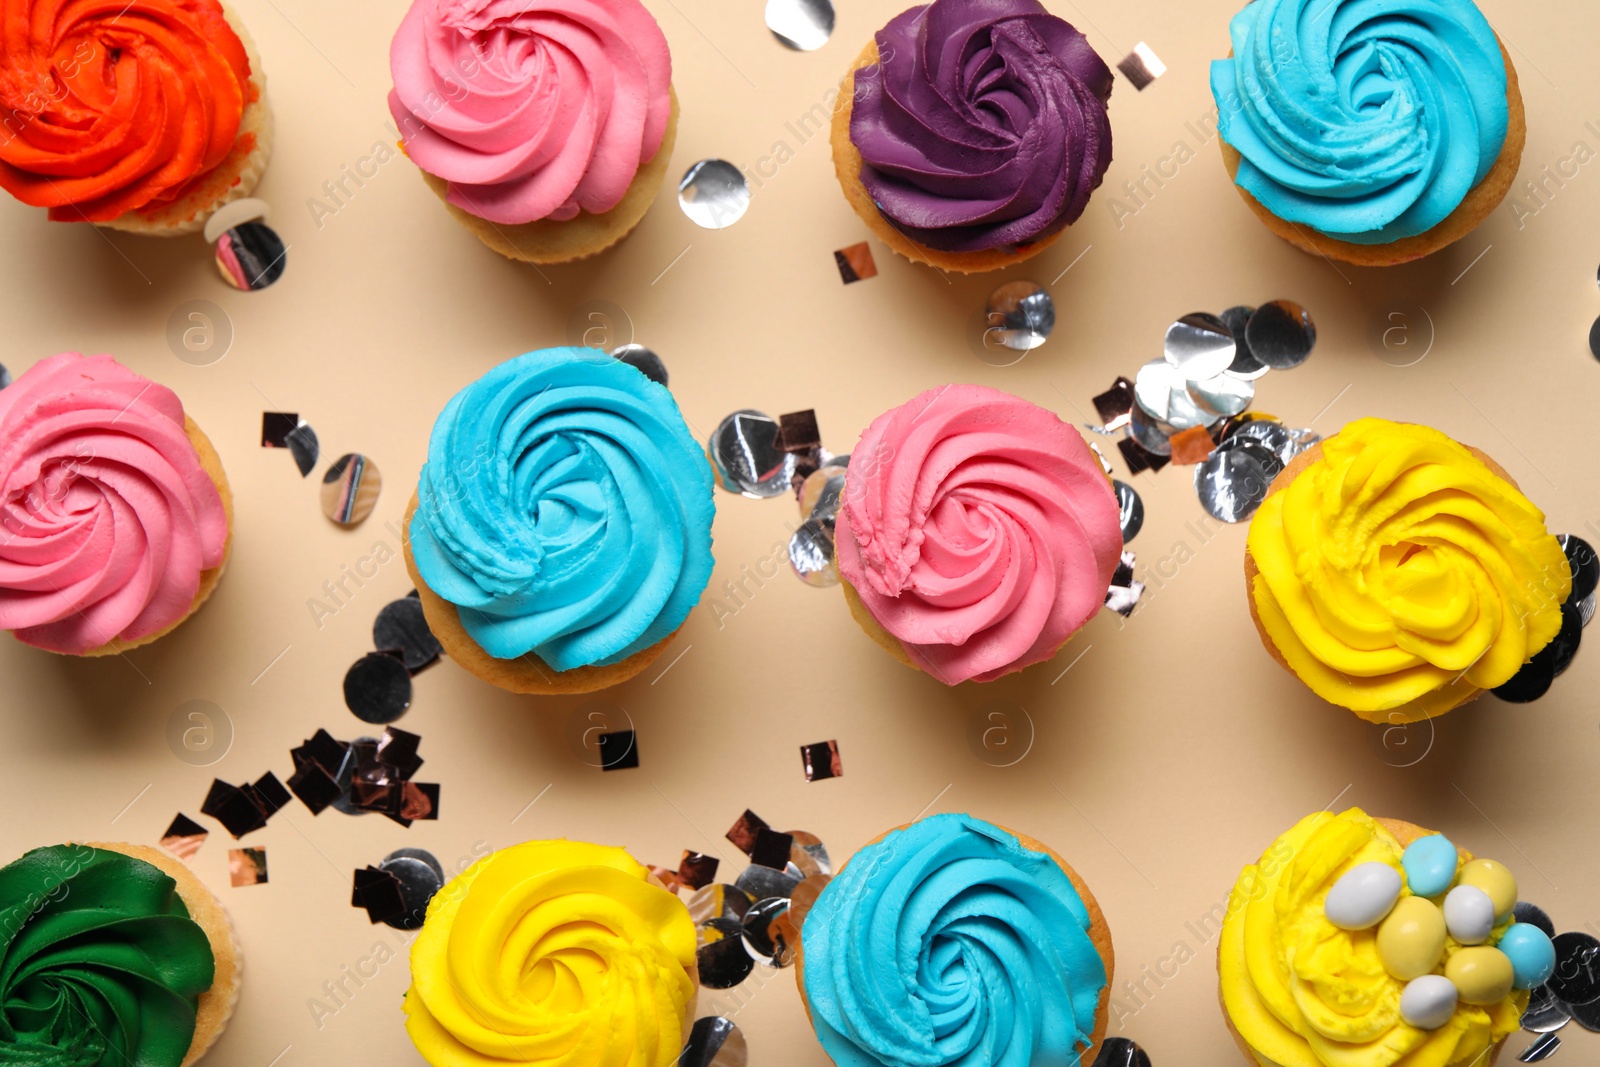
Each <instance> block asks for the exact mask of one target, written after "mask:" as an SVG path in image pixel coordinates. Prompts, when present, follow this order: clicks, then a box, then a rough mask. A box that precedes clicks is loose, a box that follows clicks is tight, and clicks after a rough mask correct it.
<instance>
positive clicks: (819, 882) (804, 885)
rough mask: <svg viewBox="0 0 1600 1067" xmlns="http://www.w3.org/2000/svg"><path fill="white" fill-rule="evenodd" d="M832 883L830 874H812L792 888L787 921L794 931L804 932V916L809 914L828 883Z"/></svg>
mask: <svg viewBox="0 0 1600 1067" xmlns="http://www.w3.org/2000/svg"><path fill="white" fill-rule="evenodd" d="M831 881H833V875H831V874H813V875H812V876H811V877H810V878H807V879H806V880H805V881H803V882H801V883H800V884H799V885H797V886H795V887H794V892H793V893H791V894H790V895H789V921H790V922H792V923H793V924H794V928H795V929H796V930H804V929H805V925H806V916H807V915H809V914H810V913H811V906H812V905H813V904H815V903H816V902H817V898H818V897H820V896H822V891H823V890H824V889H826V888H828V883H829V882H831Z"/></svg>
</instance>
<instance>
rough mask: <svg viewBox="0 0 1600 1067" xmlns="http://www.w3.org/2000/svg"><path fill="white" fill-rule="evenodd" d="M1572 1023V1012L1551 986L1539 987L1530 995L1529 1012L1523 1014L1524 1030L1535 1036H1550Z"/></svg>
mask: <svg viewBox="0 0 1600 1067" xmlns="http://www.w3.org/2000/svg"><path fill="white" fill-rule="evenodd" d="M1571 1021H1572V1012H1570V1011H1569V1010H1567V1006H1566V1005H1565V1004H1563V1003H1561V1001H1560V1000H1558V999H1556V995H1555V994H1554V993H1552V992H1550V987H1549V986H1539V987H1538V988H1536V989H1534V990H1532V991H1531V992H1530V993H1529V994H1528V1010H1527V1011H1525V1012H1523V1013H1522V1028H1523V1029H1524V1030H1527V1031H1530V1032H1531V1033H1535V1034H1549V1033H1554V1032H1555V1031H1557V1030H1559V1029H1561V1028H1562V1027H1563V1026H1565V1025H1567V1024H1568V1023H1569V1022H1571Z"/></svg>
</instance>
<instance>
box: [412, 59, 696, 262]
mask: <svg viewBox="0 0 1600 1067" xmlns="http://www.w3.org/2000/svg"><path fill="white" fill-rule="evenodd" d="M668 92H669V93H670V94H671V98H672V110H671V112H670V113H669V115H668V116H667V131H666V133H665V134H663V135H662V137H661V147H660V148H658V149H656V154H655V155H654V156H652V157H651V158H650V161H649V162H648V163H646V164H644V165H643V166H642V167H640V168H639V173H637V174H635V175H634V177H633V183H632V184H631V185H629V186H628V191H627V192H626V193H624V194H623V197H622V200H621V202H620V203H618V204H617V206H616V207H614V208H612V209H611V210H610V211H606V212H602V213H600V214H598V215H591V214H590V213H588V212H587V211H580V212H579V213H578V214H577V216H576V217H574V218H570V219H567V220H566V221H564V222H563V221H557V220H554V219H539V220H537V221H535V222H525V223H521V224H520V225H519V224H515V223H503V222H501V223H497V222H490V221H489V220H488V219H484V218H479V217H478V216H477V215H474V214H472V213H471V212H470V211H464V210H462V209H461V208H459V207H457V206H456V205H454V204H452V203H450V202H449V200H448V199H446V198H447V197H448V196H449V195H450V183H449V182H447V181H446V180H445V179H443V178H440V177H439V176H437V175H434V174H429V173H428V172H427V171H425V170H422V169H421V168H420V167H419V168H418V170H419V171H421V173H422V180H423V181H425V182H427V183H428V188H429V189H432V190H433V191H434V194H435V195H436V196H438V197H439V199H440V200H444V201H445V207H446V208H448V209H449V211H450V214H451V215H453V216H455V219H456V221H457V222H459V223H461V225H463V226H465V227H466V228H467V229H469V230H471V231H472V233H473V234H474V235H475V236H476V237H477V238H478V240H480V241H482V242H483V243H484V244H486V245H488V246H489V247H490V248H492V249H494V250H495V251H496V252H499V253H500V254H501V255H502V256H505V257H506V258H507V259H514V260H517V261H519V262H522V263H543V264H555V263H570V262H572V261H573V260H577V259H583V258H585V257H587V256H593V255H598V254H599V253H601V252H604V251H605V250H606V249H608V248H610V247H611V246H612V245H614V244H616V243H617V242H619V241H621V240H622V239H623V238H624V237H626V236H628V234H629V233H631V232H633V228H634V227H635V226H637V225H639V223H640V221H641V220H642V219H643V218H644V216H645V212H647V211H649V210H650V205H651V204H653V203H654V202H655V199H656V193H657V192H659V191H660V189H661V185H662V183H663V182H664V180H665V179H666V175H667V166H668V165H669V164H670V163H671V160H672V148H673V145H674V144H675V143H676V142H677V139H678V94H677V93H676V92H675V91H673V90H671V89H670V88H669V89H668ZM402 148H403V146H402Z"/></svg>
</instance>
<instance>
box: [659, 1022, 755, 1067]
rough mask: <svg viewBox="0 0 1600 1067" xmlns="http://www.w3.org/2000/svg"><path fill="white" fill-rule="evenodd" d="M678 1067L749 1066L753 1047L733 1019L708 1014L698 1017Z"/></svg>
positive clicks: (679, 1059)
mask: <svg viewBox="0 0 1600 1067" xmlns="http://www.w3.org/2000/svg"><path fill="white" fill-rule="evenodd" d="M675 1062H676V1067H747V1065H748V1064H749V1062H750V1047H749V1045H748V1044H747V1043H746V1042H745V1039H744V1031H743V1030H740V1029H739V1028H738V1027H737V1026H735V1025H734V1023H733V1020H732V1019H725V1018H723V1017H722V1016H720V1015H707V1016H705V1017H704V1018H701V1019H696V1020H695V1021H694V1027H693V1028H692V1029H691V1030H690V1031H689V1040H688V1041H687V1042H685V1043H684V1046H683V1051H682V1052H681V1053H679V1055H678V1058H677V1060H676V1061H675Z"/></svg>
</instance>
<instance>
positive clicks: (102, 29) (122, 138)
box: [0, 0, 257, 222]
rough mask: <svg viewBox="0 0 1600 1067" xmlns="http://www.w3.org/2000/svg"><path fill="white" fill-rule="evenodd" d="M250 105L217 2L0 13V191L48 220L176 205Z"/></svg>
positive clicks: (34, 6) (78, 5)
mask: <svg viewBox="0 0 1600 1067" xmlns="http://www.w3.org/2000/svg"><path fill="white" fill-rule="evenodd" d="M256 94H257V90H256V88H255V86H253V85H252V84H251V81H250V59H249V56H248V54H247V53H246V51H245V47H244V43H243V42H242V41H240V39H239V35H238V34H237V33H235V32H234V31H233V27H231V26H230V25H228V20H227V17H226V16H225V15H224V14H223V10H222V5H221V4H220V3H218V0H0V187H4V188H5V189H6V191H7V192H9V193H11V195H12V196H15V197H16V198H17V199H18V200H21V201H22V202H23V203H25V204H32V205H34V206H35V207H47V208H49V209H50V217H51V218H52V219H56V220H60V221H69V222H70V221H80V220H81V221H86V222H109V221H111V220H113V219H115V218H117V217H118V216H121V215H124V214H126V213H127V212H130V211H137V210H139V209H146V208H148V209H156V208H160V207H161V206H162V205H165V204H168V203H170V202H172V201H174V200H176V199H178V198H180V197H181V196H183V195H184V194H185V193H187V192H188V191H189V189H190V188H191V187H192V186H193V185H194V184H195V183H196V182H198V181H199V180H201V179H202V178H204V177H205V175H206V174H207V172H209V171H211V170H213V169H214V168H216V167H217V166H218V165H219V164H221V163H222V161H223V160H224V159H226V158H227V156H228V153H229V152H230V151H232V149H233V147H234V143H235V142H236V141H237V140H238V137H239V126H240V121H241V119H242V117H243V115H244V109H245V106H246V105H247V104H248V103H250V102H251V101H253V100H254V99H255V97H256Z"/></svg>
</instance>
